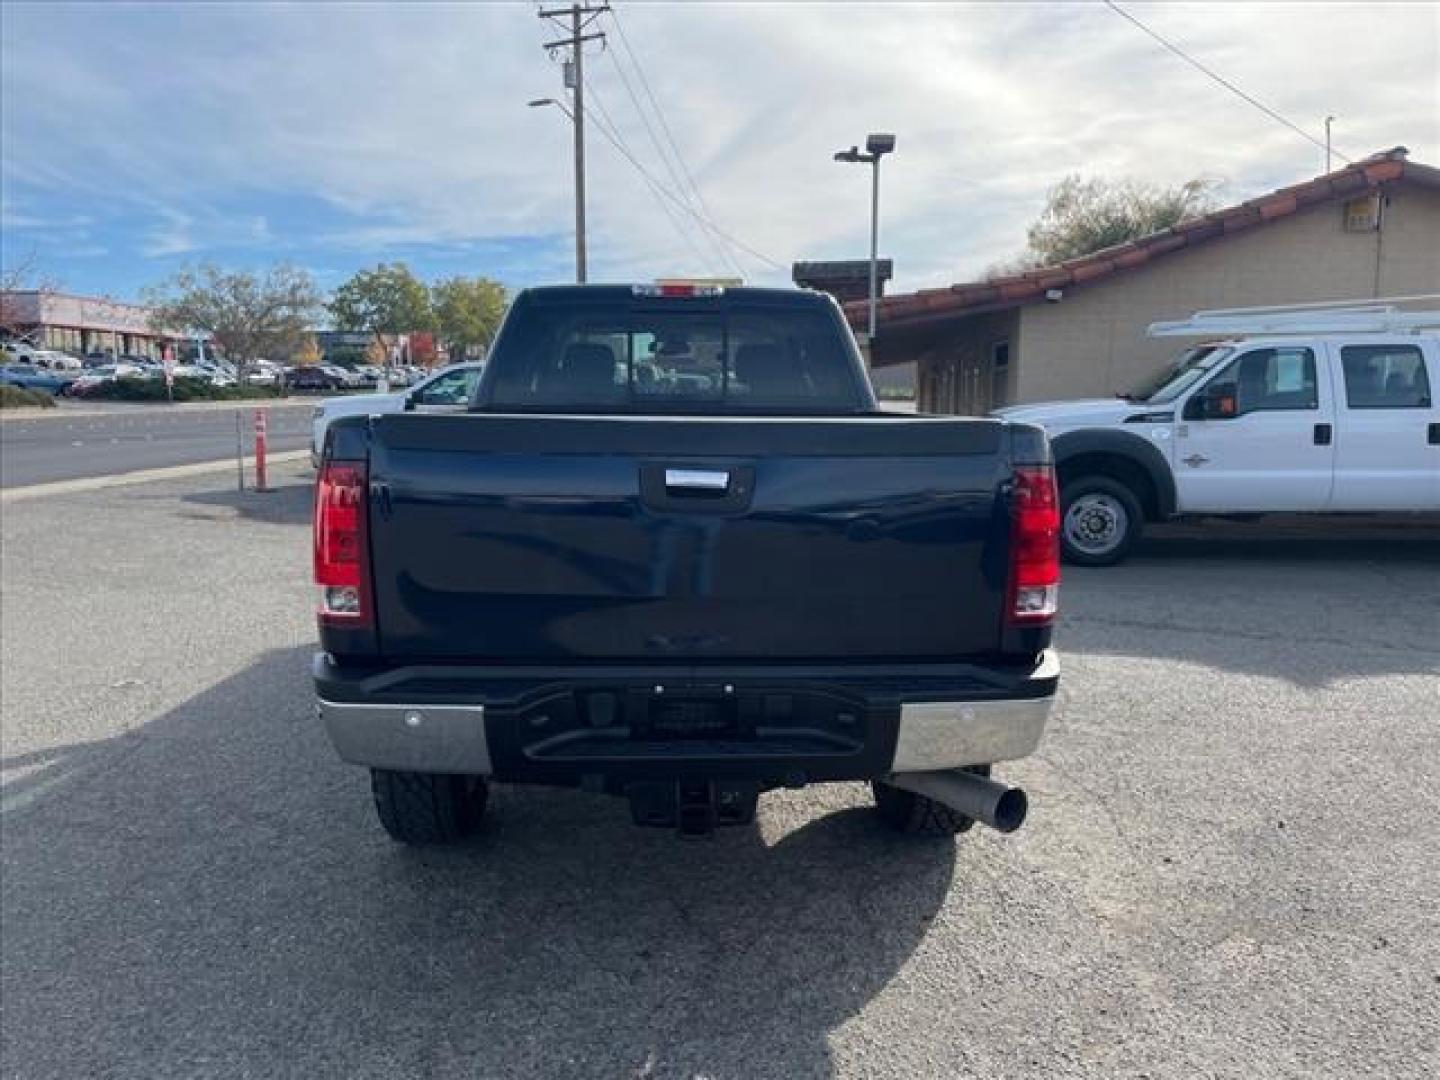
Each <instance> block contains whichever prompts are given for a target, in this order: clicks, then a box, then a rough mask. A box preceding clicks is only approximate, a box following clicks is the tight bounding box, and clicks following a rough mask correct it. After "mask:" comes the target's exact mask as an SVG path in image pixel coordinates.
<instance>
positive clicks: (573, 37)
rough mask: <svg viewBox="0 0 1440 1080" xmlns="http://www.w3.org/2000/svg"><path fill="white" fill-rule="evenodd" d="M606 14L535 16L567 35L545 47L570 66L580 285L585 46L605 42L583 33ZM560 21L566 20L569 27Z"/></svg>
mask: <svg viewBox="0 0 1440 1080" xmlns="http://www.w3.org/2000/svg"><path fill="white" fill-rule="evenodd" d="M609 10H610V5H609V4H607V3H600V4H585V3H574V4H571V5H570V6H569V7H566V8H542V9H541V10H540V11H539V13H538V14H539V16H540V18H542V19H549V20H550V21H551V22H554V23H555V24H556V25H558V26H560V27H561V28H562V29H566V30H568V31H569V33H570V36H569V37H564V38H559V39H557V40H555V41H547V42H546V43H545V46H544V47H545V51H546V52H548V53H550V54H551V55H552V56H553V55H554V54H555V51H556V50H557V49H561V48H566V47H568V48H569V49H570V60H571V63H572V65H573V67H572V69H571V70H572V71H573V74H572V75H571V79H572V80H573V85H572V86H571V88H570V89H571V94H572V98H571V102H572V105H573V107H574V108H573V115H572V116H571V121H572V122H573V124H574V126H575V280H576V282H578V283H580V284H582V285H583V284H584V283H585V42H587V41H603V40H604V39H605V34H604V32H603V31H596V32H595V33H593V34H587V33H585V32H584V31H585V28H586V27H588V26H589V25H590V24H591V23H593V22H594V21H595V20H596V19H598V18H599V17H600V16H601V15H604V14H605V13H606V12H608V11H609ZM561 20H568V21H569V25H568V26H566V25H565V23H564V22H562V21H561Z"/></svg>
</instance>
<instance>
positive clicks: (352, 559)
mask: <svg viewBox="0 0 1440 1080" xmlns="http://www.w3.org/2000/svg"><path fill="white" fill-rule="evenodd" d="M315 583H316V584H317V585H319V586H320V621H321V622H325V623H335V624H339V625H343V626H358V625H364V624H366V623H368V622H369V620H370V583H369V580H368V574H367V573H366V566H365V465H364V463H363V462H355V461H326V462H325V463H324V464H323V465H322V466H321V468H320V477H319V479H318V480H316V482H315Z"/></svg>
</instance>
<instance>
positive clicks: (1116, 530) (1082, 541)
mask: <svg viewBox="0 0 1440 1080" xmlns="http://www.w3.org/2000/svg"><path fill="white" fill-rule="evenodd" d="M1144 527H1145V512H1144V511H1143V510H1142V509H1141V508H1140V500H1139V499H1137V498H1136V497H1135V493H1134V492H1133V491H1131V490H1130V489H1129V488H1128V487H1126V486H1125V484H1123V483H1122V482H1121V481H1119V480H1112V479H1111V478H1110V477H1108V476H1082V477H1080V478H1079V479H1078V480H1072V481H1071V482H1070V483H1068V484H1066V485H1065V489H1064V490H1063V491H1061V492H1060V551H1061V554H1063V555H1064V556H1065V561H1066V562H1070V563H1074V564H1075V565H1077V566H1113V565H1114V564H1115V563H1118V562H1119V561H1120V560H1121V559H1123V558H1124V557H1125V555H1126V553H1127V552H1129V550H1130V548H1131V547H1132V546H1134V544H1135V542H1136V541H1137V540H1139V539H1140V533H1141V531H1142V530H1143V529H1144Z"/></svg>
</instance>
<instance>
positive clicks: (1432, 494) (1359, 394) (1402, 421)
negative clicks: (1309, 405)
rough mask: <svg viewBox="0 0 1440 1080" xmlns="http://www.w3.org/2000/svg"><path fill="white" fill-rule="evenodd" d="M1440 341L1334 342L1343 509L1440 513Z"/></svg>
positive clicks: (1338, 504)
mask: <svg viewBox="0 0 1440 1080" xmlns="http://www.w3.org/2000/svg"><path fill="white" fill-rule="evenodd" d="M1437 350H1440V344H1437V342H1436V341H1434V340H1428V341H1426V340H1421V339H1415V338H1411V339H1410V340H1408V341H1397V340H1395V339H1393V338H1391V339H1389V340H1385V339H1381V338H1375V339H1369V340H1367V339H1356V340H1355V341H1353V342H1349V341H1347V342H1346V343H1345V344H1343V345H1332V346H1331V355H1332V356H1334V357H1335V360H1336V363H1333V364H1332V370H1335V377H1334V379H1333V382H1334V383H1335V387H1336V395H1335V396H1336V398H1337V400H1338V402H1339V407H1338V409H1337V411H1336V426H1337V428H1338V431H1337V432H1336V439H1335V495H1334V499H1333V501H1332V506H1333V508H1334V509H1336V510H1440V408H1437V406H1436V402H1435V389H1436V386H1437V384H1440V351H1437Z"/></svg>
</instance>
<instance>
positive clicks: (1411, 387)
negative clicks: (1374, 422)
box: [1340, 345, 1431, 409]
mask: <svg viewBox="0 0 1440 1080" xmlns="http://www.w3.org/2000/svg"><path fill="white" fill-rule="evenodd" d="M1340 366H1341V368H1342V370H1343V371H1344V372H1345V404H1346V405H1347V406H1349V407H1350V408H1352V409H1428V408H1429V407H1430V401H1431V397H1430V379H1429V377H1428V376H1427V375H1426V373H1425V359H1424V357H1423V356H1422V355H1421V353H1420V349H1419V348H1418V347H1417V346H1415V345H1346V346H1344V347H1342V348H1341V350H1340Z"/></svg>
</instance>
